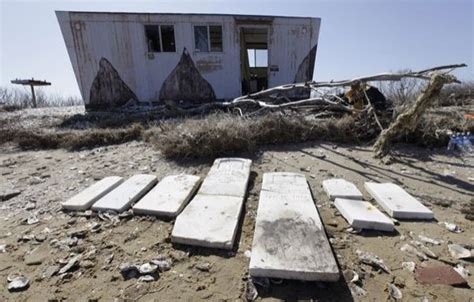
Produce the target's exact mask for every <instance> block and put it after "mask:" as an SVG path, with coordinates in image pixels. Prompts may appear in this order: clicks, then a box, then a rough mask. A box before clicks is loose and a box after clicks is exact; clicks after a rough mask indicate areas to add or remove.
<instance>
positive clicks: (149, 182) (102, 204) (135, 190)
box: [92, 174, 157, 212]
mask: <svg viewBox="0 0 474 302" xmlns="http://www.w3.org/2000/svg"><path fill="white" fill-rule="evenodd" d="M156 182H157V179H156V176H155V175H148V174H138V175H134V176H132V177H130V178H129V179H127V180H126V181H125V182H124V183H122V184H121V185H120V186H118V187H117V188H116V189H114V190H113V191H112V192H110V193H109V194H107V195H105V196H104V197H102V198H101V199H99V200H98V201H97V202H96V203H95V204H94V205H93V206H92V210H95V211H114V212H123V211H125V210H127V209H128V208H129V207H130V206H131V205H132V204H133V203H134V202H136V201H137V200H139V199H140V198H141V197H142V196H143V195H144V194H145V193H146V192H148V191H149V190H150V189H151V188H152V187H153V186H154V185H155V184H156Z"/></svg>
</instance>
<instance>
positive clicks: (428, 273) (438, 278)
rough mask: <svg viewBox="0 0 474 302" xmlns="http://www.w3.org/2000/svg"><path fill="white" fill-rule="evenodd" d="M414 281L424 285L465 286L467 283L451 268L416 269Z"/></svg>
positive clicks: (444, 266)
mask: <svg viewBox="0 0 474 302" xmlns="http://www.w3.org/2000/svg"><path fill="white" fill-rule="evenodd" d="M415 279H416V280H417V281H418V282H421V283H425V284H446V285H466V284H467V281H466V280H465V279H464V278H463V277H462V276H461V275H460V274H459V273H458V272H457V271H455V270H454V269H453V268H452V267H451V266H446V265H443V266H433V267H417V268H416V270H415Z"/></svg>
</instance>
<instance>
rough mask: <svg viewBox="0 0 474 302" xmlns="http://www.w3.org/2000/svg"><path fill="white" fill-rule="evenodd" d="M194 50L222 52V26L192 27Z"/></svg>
mask: <svg viewBox="0 0 474 302" xmlns="http://www.w3.org/2000/svg"><path fill="white" fill-rule="evenodd" d="M194 48H195V49H196V51H200V52H209V51H216V52H217V51H222V26H220V25H210V26H207V25H197V26H194Z"/></svg>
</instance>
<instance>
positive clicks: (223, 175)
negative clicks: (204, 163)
mask: <svg viewBox="0 0 474 302" xmlns="http://www.w3.org/2000/svg"><path fill="white" fill-rule="evenodd" d="M251 164H252V161H251V160H250V159H245V158H230V157H229V158H218V159H216V160H215V161H214V164H213V165H212V167H211V169H210V170H209V173H208V174H207V176H206V178H205V179H204V181H203V182H202V185H201V188H200V189H199V193H200V194H207V195H226V196H237V197H245V193H246V190H247V184H248V180H249V175H250V165H251Z"/></svg>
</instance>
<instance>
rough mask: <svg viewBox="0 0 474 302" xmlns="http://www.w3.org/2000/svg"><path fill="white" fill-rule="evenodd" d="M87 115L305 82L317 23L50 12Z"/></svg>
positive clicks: (312, 59)
mask: <svg viewBox="0 0 474 302" xmlns="http://www.w3.org/2000/svg"><path fill="white" fill-rule="evenodd" d="M56 15H57V18H58V21H59V25H60V28H61V31H62V34H63V37H64V41H65V43H66V47H67V51H68V53H69V57H70V60H71V63H72V66H73V69H74V73H75V76H76V79H77V82H78V84H79V88H80V91H81V94H82V97H83V99H84V102H85V105H86V108H87V109H88V110H97V109H107V108H114V107H119V106H123V105H125V104H127V103H129V102H137V103H141V102H143V103H151V102H153V103H156V102H165V101H187V102H194V103H201V102H209V101H215V100H224V99H232V98H235V97H237V96H240V95H242V94H247V93H250V92H255V91H259V90H261V89H264V88H269V87H273V86H277V85H281V84H287V83H293V82H301V81H309V80H311V79H312V78H313V70H314V63H315V58H316V50H317V45H318V35H319V28H320V22H321V20H320V19H319V18H307V17H280V16H249V15H221V14H170V13H109V12H66V11H57V12H56Z"/></svg>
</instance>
